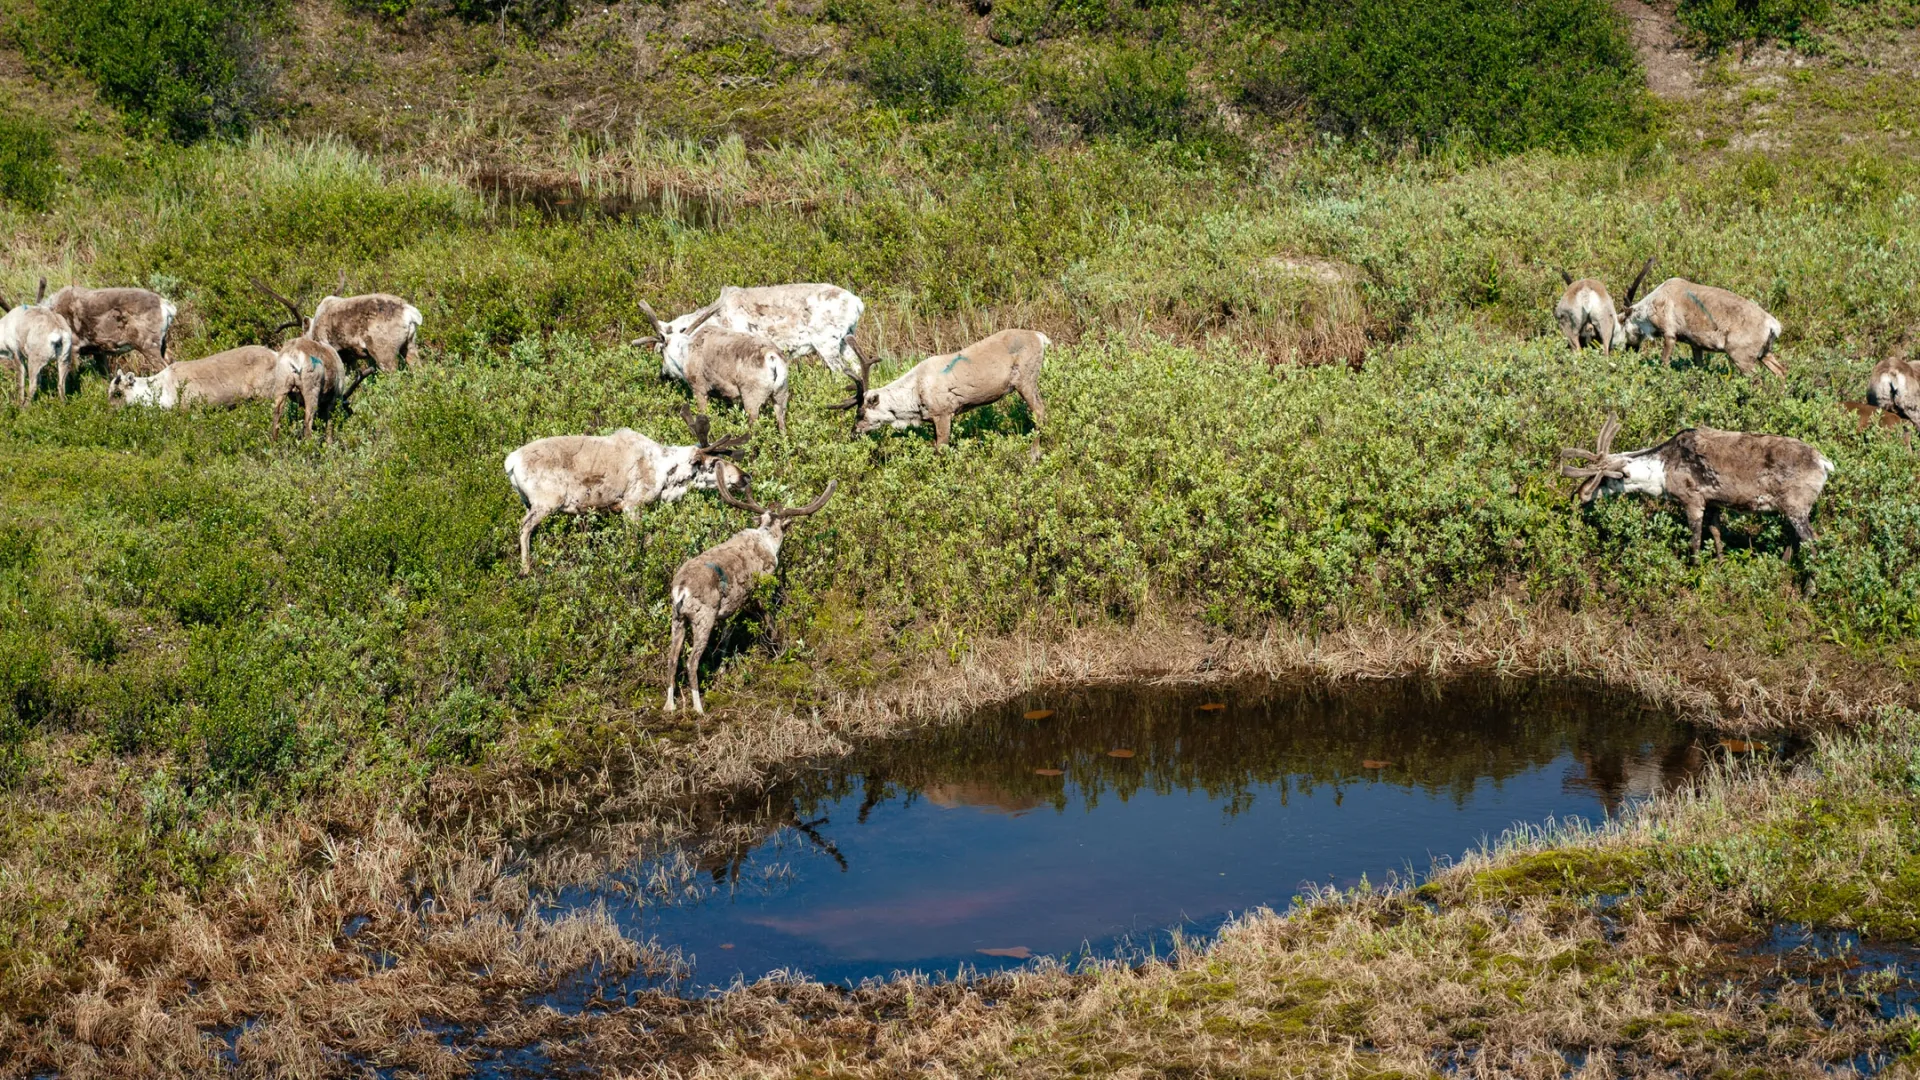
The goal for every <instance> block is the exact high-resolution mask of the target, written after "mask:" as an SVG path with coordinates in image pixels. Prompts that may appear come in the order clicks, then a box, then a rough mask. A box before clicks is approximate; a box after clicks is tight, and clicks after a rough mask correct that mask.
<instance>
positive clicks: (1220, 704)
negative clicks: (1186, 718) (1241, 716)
mask: <svg viewBox="0 0 1920 1080" xmlns="http://www.w3.org/2000/svg"><path fill="white" fill-rule="evenodd" d="M1226 707H1227V703H1226V702H1224V701H1209V702H1207V703H1206V704H1205V705H1202V706H1200V711H1201V712H1219V711H1220V710H1221V709H1224V708H1226Z"/></svg>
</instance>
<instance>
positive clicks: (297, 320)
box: [247, 277, 310, 334]
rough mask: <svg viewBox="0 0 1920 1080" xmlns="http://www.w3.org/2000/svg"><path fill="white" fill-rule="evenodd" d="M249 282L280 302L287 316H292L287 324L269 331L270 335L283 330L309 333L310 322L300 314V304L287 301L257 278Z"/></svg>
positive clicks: (251, 278) (249, 279)
mask: <svg viewBox="0 0 1920 1080" xmlns="http://www.w3.org/2000/svg"><path fill="white" fill-rule="evenodd" d="M247 280H248V281H251V282H253V287H254V288H256V289H258V290H260V291H261V292H263V293H265V294H266V295H267V296H269V297H271V298H272V299H274V300H277V301H279V303H280V305H281V306H282V307H284V308H286V309H287V314H288V315H290V316H292V317H291V318H289V319H288V320H287V321H286V322H283V323H281V324H280V325H278V326H276V327H274V328H273V329H272V330H270V331H268V333H270V334H277V333H279V332H280V331H282V330H298V331H300V333H302V334H305V333H306V332H307V330H308V327H309V325H310V320H309V319H308V318H307V317H306V316H305V315H302V314H301V313H300V305H299V304H296V303H294V302H293V301H291V300H289V299H287V298H286V297H285V296H282V295H281V294H279V293H277V292H274V291H273V290H272V289H270V288H268V287H267V283H266V282H264V281H261V280H260V279H259V278H257V277H249V278H248V279H247Z"/></svg>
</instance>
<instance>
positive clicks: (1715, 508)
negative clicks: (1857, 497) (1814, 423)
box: [1560, 415, 1833, 561]
mask: <svg viewBox="0 0 1920 1080" xmlns="http://www.w3.org/2000/svg"><path fill="white" fill-rule="evenodd" d="M1619 431H1620V419H1619V418H1618V417H1616V416H1613V415H1608V417H1607V422H1606V423H1605V424H1604V425H1602V426H1601V428H1600V437H1599V439H1597V440H1596V441H1595V442H1594V446H1593V449H1592V450H1584V449H1580V448H1578V447H1568V448H1567V449H1565V450H1562V451H1561V456H1563V457H1569V458H1579V459H1581V460H1583V461H1586V462H1587V464H1585V465H1579V466H1575V465H1562V466H1561V467H1560V473H1561V475H1563V476H1571V477H1576V478H1581V479H1584V480H1585V482H1584V483H1582V484H1581V485H1580V489H1579V492H1578V498H1579V500H1580V501H1581V502H1582V503H1590V502H1592V501H1593V499H1594V496H1596V495H1603V494H1604V495H1621V494H1627V495H1652V496H1654V497H1655V498H1659V497H1661V496H1667V497H1670V498H1672V499H1673V500H1674V501H1676V502H1678V503H1679V504H1680V505H1681V507H1682V508H1683V509H1684V510H1685V511H1686V513H1687V524H1688V525H1689V526H1691V527H1692V528H1693V556H1694V557H1695V558H1699V557H1700V528H1701V525H1702V524H1705V525H1706V526H1707V528H1708V530H1709V531H1710V532H1711V533H1712V535H1713V553H1714V554H1715V555H1719V554H1721V552H1722V550H1723V549H1722V546H1721V543H1720V521H1719V517H1720V508H1721V507H1732V508H1734V509H1735V510H1751V511H1756V512H1760V511H1773V512H1775V513H1778V514H1780V515H1782V516H1783V517H1785V518H1786V519H1787V524H1788V525H1790V526H1791V527H1792V528H1793V536H1794V542H1793V543H1792V544H1791V545H1789V547H1788V548H1787V559H1788V560H1789V561H1791V560H1792V559H1793V556H1794V555H1795V554H1796V553H1797V552H1798V551H1799V549H1800V546H1801V545H1802V544H1811V543H1813V542H1814V539H1815V537H1814V533H1813V523H1812V518H1813V504H1814V503H1815V502H1816V501H1818V500H1819V498H1820V491H1821V489H1822V488H1825V487H1826V486H1827V476H1828V474H1830V473H1832V472H1833V462H1831V461H1828V460H1827V459H1826V458H1825V457H1824V456H1822V455H1821V453H1820V451H1818V450H1815V449H1814V448H1813V447H1811V446H1808V445H1807V444H1806V443H1803V442H1801V441H1800V440H1799V439H1790V438H1787V437H1786V436H1784V435H1752V434H1748V433H1746V432H1742V431H1715V430H1714V429H1712V428H1688V429H1686V430H1685V431H1682V432H1680V433H1678V434H1676V435H1674V436H1673V437H1672V438H1670V439H1668V440H1667V441H1666V442H1663V443H1661V444H1660V445H1658V446H1649V447H1647V448H1645V449H1642V450H1629V451H1627V452H1625V453H1622V454H1616V453H1614V452H1613V437H1614V435H1616V434H1618V433H1619Z"/></svg>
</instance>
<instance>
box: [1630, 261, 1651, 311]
mask: <svg viewBox="0 0 1920 1080" xmlns="http://www.w3.org/2000/svg"><path fill="white" fill-rule="evenodd" d="M1651 269H1653V256H1651V255H1649V256H1647V261H1646V262H1644V263H1641V264H1640V273H1639V275H1638V276H1637V277H1635V278H1634V279H1633V284H1631V285H1629V286H1627V303H1626V306H1627V307H1632V306H1633V298H1634V296H1635V295H1637V294H1638V293H1639V292H1640V283H1641V282H1642V281H1645V280H1646V279H1647V271H1649V270H1651Z"/></svg>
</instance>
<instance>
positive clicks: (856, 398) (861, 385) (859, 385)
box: [829, 334, 873, 434]
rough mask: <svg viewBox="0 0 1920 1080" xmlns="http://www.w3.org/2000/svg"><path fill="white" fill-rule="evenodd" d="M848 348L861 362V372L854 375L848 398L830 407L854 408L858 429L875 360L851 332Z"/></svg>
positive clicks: (854, 419) (854, 420) (854, 418)
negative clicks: (851, 389) (870, 358)
mask: <svg viewBox="0 0 1920 1080" xmlns="http://www.w3.org/2000/svg"><path fill="white" fill-rule="evenodd" d="M847 348H848V349H850V350H852V352H853V358H854V359H855V360H858V361H859V362H860V374H858V375H856V376H854V378H853V391H852V392H851V393H850V394H848V395H847V399H846V400H845V401H836V402H834V403H833V404H832V405H831V406H829V407H830V408H835V409H852V410H853V422H854V426H855V428H856V429H857V428H858V427H859V424H860V414H861V412H862V411H864V410H865V408H866V398H867V385H868V377H869V376H871V375H872V374H873V361H872V360H869V359H868V358H867V354H866V353H863V352H861V351H860V343H859V342H857V341H855V340H854V339H853V336H852V335H851V334H849V335H848V336H847ZM856 434H857V430H856Z"/></svg>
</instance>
